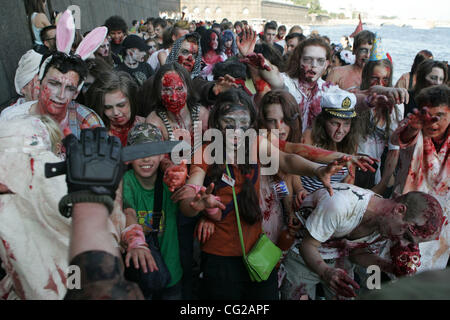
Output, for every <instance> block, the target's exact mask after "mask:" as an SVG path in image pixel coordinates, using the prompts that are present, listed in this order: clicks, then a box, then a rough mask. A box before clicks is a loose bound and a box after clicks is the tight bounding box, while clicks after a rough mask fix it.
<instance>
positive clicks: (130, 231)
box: [121, 224, 148, 251]
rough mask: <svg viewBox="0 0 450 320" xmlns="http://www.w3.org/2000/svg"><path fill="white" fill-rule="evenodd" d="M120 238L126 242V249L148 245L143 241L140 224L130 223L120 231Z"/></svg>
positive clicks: (142, 231)
mask: <svg viewBox="0 0 450 320" xmlns="http://www.w3.org/2000/svg"><path fill="white" fill-rule="evenodd" d="M121 239H122V241H123V242H125V243H126V244H127V251H130V250H131V249H135V248H140V247H148V245H147V242H146V241H145V235H144V230H143V229H142V226H141V225H140V224H132V225H130V226H128V227H127V228H125V229H124V230H123V231H122V235H121Z"/></svg>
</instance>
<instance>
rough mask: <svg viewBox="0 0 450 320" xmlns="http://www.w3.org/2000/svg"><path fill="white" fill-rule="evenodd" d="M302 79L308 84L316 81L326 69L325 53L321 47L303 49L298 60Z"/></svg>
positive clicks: (327, 62) (327, 63)
mask: <svg viewBox="0 0 450 320" xmlns="http://www.w3.org/2000/svg"><path fill="white" fill-rule="evenodd" d="M300 64H301V68H302V69H303V73H304V78H305V80H306V81H308V82H314V81H317V80H318V79H319V78H320V77H321V76H322V75H323V73H324V72H325V70H326V69H327V68H328V65H329V64H330V62H329V61H328V60H327V51H326V50H325V48H323V47H321V46H307V47H305V48H303V53H302V57H301V59H300Z"/></svg>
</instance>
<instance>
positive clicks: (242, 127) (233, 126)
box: [219, 106, 251, 149]
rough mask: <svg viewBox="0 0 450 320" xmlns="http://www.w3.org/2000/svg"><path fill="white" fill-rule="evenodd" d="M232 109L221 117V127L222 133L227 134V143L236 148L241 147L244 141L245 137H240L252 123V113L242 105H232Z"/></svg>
mask: <svg viewBox="0 0 450 320" xmlns="http://www.w3.org/2000/svg"><path fill="white" fill-rule="evenodd" d="M231 110H232V111H230V112H228V113H226V114H224V115H222V116H220V117H219V127H220V130H221V131H222V133H223V134H225V141H226V143H227V145H230V146H231V145H232V146H234V148H235V149H239V148H240V147H241V146H242V144H243V143H244V139H239V137H240V136H241V135H243V133H245V131H247V130H248V129H249V128H250V125H251V119H250V114H249V112H248V111H247V110H246V109H244V107H242V106H235V107H231ZM230 133H232V134H230Z"/></svg>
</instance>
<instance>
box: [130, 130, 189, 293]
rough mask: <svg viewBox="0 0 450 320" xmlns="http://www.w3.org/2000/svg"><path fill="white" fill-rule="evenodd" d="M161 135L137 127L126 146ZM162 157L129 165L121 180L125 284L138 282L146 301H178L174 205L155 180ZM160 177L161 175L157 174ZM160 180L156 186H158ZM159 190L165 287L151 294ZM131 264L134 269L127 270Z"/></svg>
mask: <svg viewBox="0 0 450 320" xmlns="http://www.w3.org/2000/svg"><path fill="white" fill-rule="evenodd" d="M162 140H163V139H162V134H161V131H160V130H159V129H158V128H157V127H155V126H153V125H151V124H149V123H140V124H137V125H136V126H135V127H134V128H132V129H131V130H130V132H129V133H128V145H134V144H139V143H146V142H157V141H162ZM163 157H164V155H157V156H152V157H147V158H142V159H137V160H134V161H132V162H131V166H132V169H130V170H128V171H127V172H126V173H125V175H124V176H123V181H122V183H123V209H124V212H125V215H126V228H125V230H124V231H123V232H122V241H123V242H124V243H125V244H126V246H127V254H126V256H125V266H126V267H127V270H126V273H125V274H126V275H129V278H130V279H129V280H132V281H136V282H138V284H139V286H140V287H141V290H142V291H143V293H144V296H145V297H146V298H147V299H162V300H177V299H181V281H180V280H181V277H182V274H183V271H182V268H181V263H180V255H179V245H178V231H177V223H176V215H177V212H178V205H177V204H175V203H174V202H172V200H171V199H170V196H171V192H170V191H169V189H168V187H167V185H166V184H165V183H163V182H162V179H157V177H158V172H159V170H158V167H159V164H160V162H161V160H162V159H163ZM159 174H161V173H159ZM159 180H160V182H158V181H159ZM157 182H158V183H160V184H159V188H162V192H160V193H159V194H162V198H163V199H162V208H161V209H162V210H161V212H162V216H161V219H160V223H159V232H158V243H159V247H160V251H161V255H162V259H163V260H164V262H165V264H166V265H167V269H168V270H169V273H170V278H171V279H170V282H169V283H168V285H167V286H166V287H165V288H164V289H162V290H160V291H158V292H155V290H153V289H154V288H148V285H146V284H145V280H142V279H143V278H145V277H146V275H147V274H148V272H155V271H158V267H157V265H156V262H155V259H154V258H153V256H152V252H151V250H150V249H149V244H148V243H149V241H150V237H151V233H152V231H153V226H154V225H153V208H154V204H155V194H156V193H155V190H156V189H157V188H158V185H157V184H158V183H157ZM130 261H132V262H133V264H134V267H133V266H131V263H130ZM139 268H140V270H139Z"/></svg>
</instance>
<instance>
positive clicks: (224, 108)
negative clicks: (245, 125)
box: [207, 88, 262, 224]
mask: <svg viewBox="0 0 450 320" xmlns="http://www.w3.org/2000/svg"><path fill="white" fill-rule="evenodd" d="M236 105H239V106H242V108H243V109H246V110H247V111H248V112H249V114H250V122H251V124H250V128H256V116H257V115H256V110H255V107H254V106H253V103H252V101H251V99H250V97H249V95H248V94H247V93H245V92H244V91H243V90H241V89H235V88H232V89H230V90H228V91H226V92H223V93H221V94H219V96H218V97H217V100H216V103H215V105H214V107H213V108H212V110H211V112H210V114H209V119H208V125H209V128H216V129H220V124H219V119H220V117H222V116H223V115H226V114H228V113H229V112H232V111H234V110H235V106H236ZM246 143H247V144H246V146H245V150H246V152H247V154H246V158H247V159H249V153H250V152H249V149H250V146H249V143H248V141H247V142H246ZM246 162H247V163H246V164H238V165H237V167H238V170H239V171H240V172H241V174H242V175H244V176H247V175H250V176H252V173H253V175H259V168H258V166H255V165H251V164H249V163H248V161H246ZM224 172H226V169H225V165H224V164H216V163H214V164H212V165H211V166H209V168H208V172H207V175H208V178H209V179H208V180H209V181H210V182H214V184H215V185H216V186H217V185H219V183H220V181H221V179H222V175H223V173H224ZM257 191H259V190H255V186H254V185H253V184H252V181H251V180H250V179H248V178H246V179H245V180H244V184H243V185H242V188H241V191H240V192H239V199H238V206H239V213H240V215H241V217H242V219H243V220H244V221H245V222H246V223H248V224H254V223H256V222H258V221H260V220H261V218H262V214H261V208H260V206H259V198H258V195H257V193H256V192H257Z"/></svg>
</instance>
